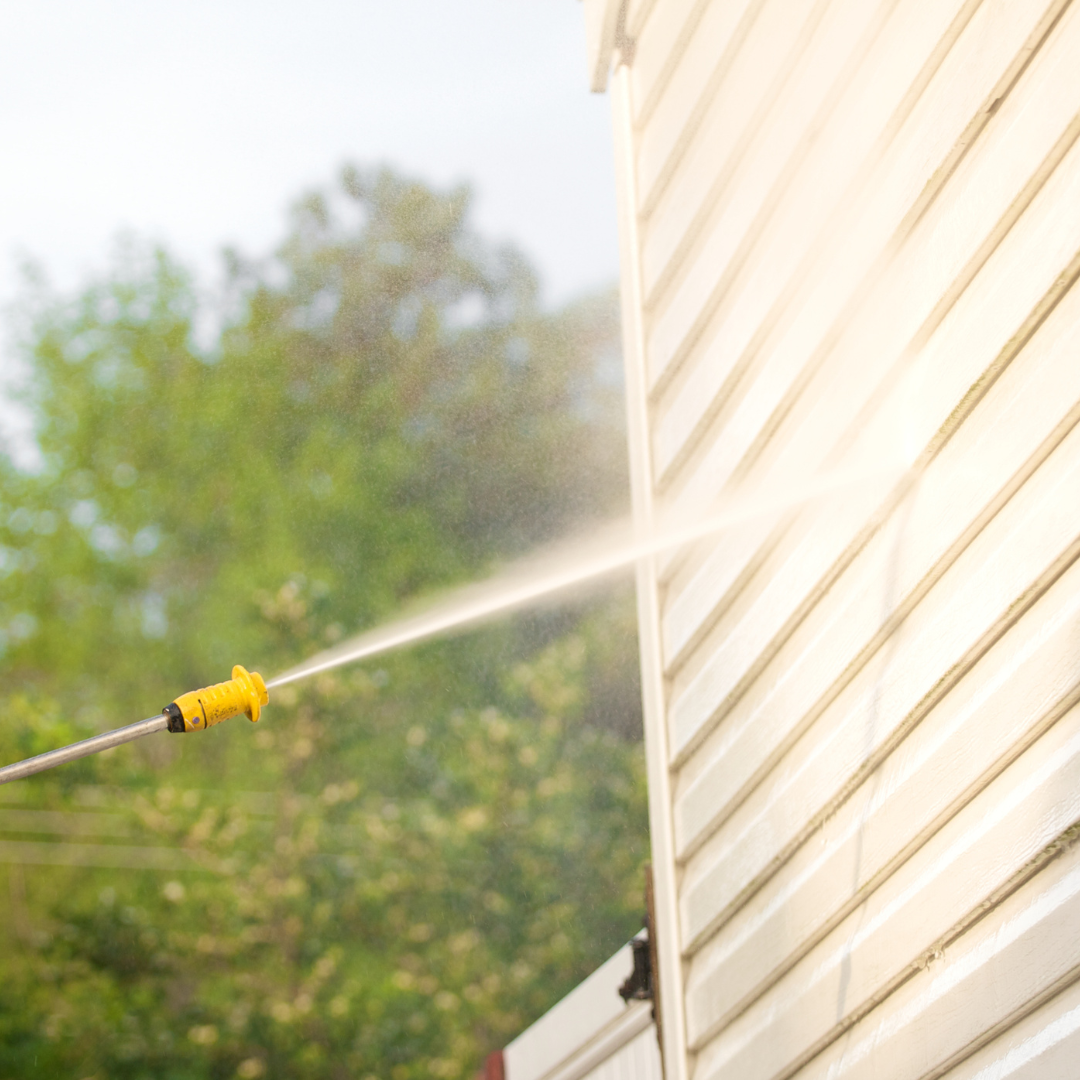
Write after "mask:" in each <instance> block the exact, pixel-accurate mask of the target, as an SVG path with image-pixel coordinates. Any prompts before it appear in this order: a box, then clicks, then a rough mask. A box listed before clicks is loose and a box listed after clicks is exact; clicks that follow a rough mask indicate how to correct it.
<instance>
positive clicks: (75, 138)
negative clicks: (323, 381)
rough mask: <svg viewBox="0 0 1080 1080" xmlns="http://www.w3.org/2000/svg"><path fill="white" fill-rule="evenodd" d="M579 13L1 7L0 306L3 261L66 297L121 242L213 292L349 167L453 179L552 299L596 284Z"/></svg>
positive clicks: (529, 8) (538, 6)
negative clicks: (154, 251) (293, 211)
mask: <svg viewBox="0 0 1080 1080" xmlns="http://www.w3.org/2000/svg"><path fill="white" fill-rule="evenodd" d="M581 8H582V5H581V4H580V3H578V2H577V0H381V2H375V0H302V2H301V0H0V302H3V303H6V302H8V301H10V300H11V298H12V296H13V295H14V292H15V290H16V287H17V280H18V277H17V273H16V266H17V263H18V258H19V256H20V254H29V255H30V256H32V257H33V258H34V259H36V260H37V261H38V262H40V263H41V264H43V266H44V268H45V270H46V272H47V274H48V276H49V278H50V279H51V280H52V281H53V283H54V284H56V285H58V286H60V287H61V288H65V289H67V288H71V287H73V286H74V285H76V284H78V283H79V282H80V281H81V280H82V279H83V278H84V277H85V276H86V274H87V273H88V272H90V271H92V269H93V268H94V267H95V266H97V267H100V266H102V265H103V263H104V262H105V260H106V258H107V256H108V253H109V251H110V247H111V242H112V238H113V237H114V236H115V235H116V234H117V232H118V231H119V230H121V229H129V230H133V231H135V232H136V233H138V234H141V235H144V236H149V237H152V238H154V239H156V240H162V241H164V242H165V243H166V244H167V245H168V246H169V247H170V248H171V249H172V250H173V251H174V252H175V253H177V254H179V256H180V257H181V258H182V259H184V260H185V261H187V262H188V263H189V264H191V265H194V266H195V267H196V268H197V269H198V271H199V272H200V274H201V275H202V276H203V277H204V278H206V277H210V276H212V275H214V274H215V273H216V270H217V266H218V264H217V261H216V254H217V252H218V251H219V250H220V248H221V247H222V246H223V245H225V244H235V245H237V246H239V247H240V248H241V249H242V250H244V251H247V252H248V253H250V254H262V253H265V252H267V251H268V250H270V249H271V248H272V247H273V246H274V245H275V244H276V243H277V241H278V240H279V239H280V238H281V237H282V234H283V231H284V228H285V211H286V208H287V206H288V204H289V203H290V202H291V201H292V200H293V199H294V198H295V197H296V196H297V195H298V194H300V193H301V192H302V191H303V190H305V189H307V188H310V187H311V186H313V185H318V184H323V183H327V182H330V181H332V180H333V179H335V178H336V176H337V173H338V170H339V167H340V165H341V164H342V163H343V162H345V161H353V162H356V163H357V164H359V165H361V166H363V165H365V164H374V163H378V162H384V161H385V162H389V163H391V164H393V165H395V166H397V167H398V168H401V169H403V170H405V171H407V172H410V173H413V174H415V175H417V176H419V177H421V178H423V179H426V180H428V181H431V182H434V183H436V184H446V183H452V182H455V181H459V180H465V179H467V180H470V181H471V182H472V183H473V184H474V186H475V189H476V202H475V204H474V206H475V220H476V222H477V224H478V225H479V227H480V228H481V229H482V230H483V231H484V232H485V233H486V234H487V235H488V236H490V237H492V238H494V239H512V240H514V241H516V242H517V243H518V244H519V245H520V246H521V247H522V248H523V249H524V250H525V251H526V253H527V254H528V255H529V256H530V257H531V258H532V260H533V261H534V263H535V264H536V265H537V267H538V269H539V270H540V273H541V275H542V278H543V281H544V285H545V296H546V298H547V299H548V300H549V301H551V302H559V301H561V300H564V299H566V298H568V297H569V296H572V295H574V294H575V293H577V292H579V291H582V290H585V289H588V288H592V287H597V286H602V285H605V284H608V283H610V282H613V281H614V280H615V279H616V276H617V250H616V243H617V241H616V235H615V209H614V179H613V168H612V161H611V157H612V152H611V138H610V130H609V106H608V101H607V99H606V97H602V96H601V97H598V96H596V95H591V94H589V93H588V88H587V82H586V74H585V46H584V29H583V16H582V10H581ZM0 363H3V364H4V365H5V366H7V367H9V368H10V365H11V357H10V353H8V354H7V356H6V358H3V359H0ZM0 414H6V416H7V417H8V423H9V424H10V422H11V421H10V415H11V412H10V409H9V408H3V407H0ZM3 419H4V417H3V416H2V415H0V422H3Z"/></svg>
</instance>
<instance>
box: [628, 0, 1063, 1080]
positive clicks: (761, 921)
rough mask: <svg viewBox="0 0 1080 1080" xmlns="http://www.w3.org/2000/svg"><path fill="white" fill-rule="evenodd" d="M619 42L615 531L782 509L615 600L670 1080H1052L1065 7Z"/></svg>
mask: <svg viewBox="0 0 1080 1080" xmlns="http://www.w3.org/2000/svg"><path fill="white" fill-rule="evenodd" d="M625 27H626V31H627V33H628V35H629V36H630V37H631V38H632V39H633V41H632V44H628V43H626V42H623V46H622V57H623V60H624V63H623V65H622V66H621V67H619V68H618V69H617V70H616V73H615V78H614V80H613V84H612V90H611V92H612V96H613V99H614V122H615V127H616V146H617V172H618V176H619V185H620V214H621V230H622V243H623V264H622V275H623V303H624V329H625V334H624V336H625V344H626V357H627V385H628V393H629V397H630V400H629V410H630V413H629V415H630V434H631V459H632V466H633V474H634V496H635V508H636V512H637V514H638V515H639V517H640V518H641V519H642V520H650V519H655V518H657V517H658V516H660V515H661V514H662V513H663V512H665V511H666V510H667V509H669V508H673V509H675V510H678V511H681V512H682V513H691V514H693V513H700V512H703V511H705V510H708V509H709V508H712V507H720V506H722V505H723V504H724V500H725V499H729V498H739V499H743V500H746V499H751V500H752V499H753V498H754V497H755V496H758V495H762V496H766V497H768V498H770V499H773V500H774V502H773V506H772V509H770V510H769V511H768V512H763V513H761V514H760V515H759V516H757V517H755V518H753V519H751V520H748V521H746V522H745V523H743V524H741V525H739V526H737V527H733V528H731V529H729V530H727V531H726V532H723V533H720V534H717V535H716V536H715V537H713V538H710V539H709V540H707V541H702V542H698V543H696V544H694V545H690V546H688V547H686V548H684V549H681V550H678V551H673V552H670V553H668V554H666V555H664V556H662V557H659V558H657V559H656V560H655V561H654V562H653V563H652V564H651V565H650V566H648V567H643V568H642V569H641V570H640V572H639V578H638V581H639V613H640V617H641V641H642V650H643V656H642V662H643V674H644V685H645V695H646V700H645V705H646V749H647V754H648V755H649V769H650V800H651V807H650V821H651V827H652V830H653V846H654V852H653V857H654V868H655V873H656V880H657V906H658V915H659V919H660V922H661V923H662V925H660V926H658V927H657V933H658V938H659V944H660V951H661V986H662V992H663V996H664V1000H665V1002H666V1004H665V1011H664V1020H665V1023H664V1034H665V1063H666V1067H667V1070H668V1080H680V1078H681V1077H687V1078H689V1077H694V1078H700V1080H713V1078H716V1080H721V1078H723V1080H727V1078H731V1080H736V1078H738V1080H781V1078H787V1077H793V1076H798V1077H807V1078H809V1077H822V1078H824V1077H829V1078H830V1080H840V1078H844V1080H848V1078H852V1080H853V1078H855V1077H882V1078H888V1077H894V1076H895V1077H898V1078H899V1077H905V1078H908V1077H924V1078H927V1080H928V1078H930V1077H945V1076H947V1077H949V1078H951V1080H959V1078H961V1077H963V1078H972V1080H974V1078H976V1077H978V1078H980V1080H989V1078H990V1077H994V1078H999V1077H1001V1078H1004V1077H1013V1076H1015V1077H1025V1078H1026V1077H1035V1076H1038V1077H1040V1078H1042V1077H1051V1078H1053V1077H1057V1076H1061V1077H1065V1076H1071V1075H1072V1074H1073V1072H1075V1069H1073V1070H1072V1072H1070V1069H1069V1064H1068V1063H1069V1062H1074V1061H1075V1060H1077V1054H1078V1053H1080V996H1078V994H1080V991H1078V990H1077V986H1080V982H1078V980H1080V848H1077V847H1074V843H1075V840H1076V839H1077V835H1078V833H1080V828H1078V823H1080V706H1078V704H1077V703H1078V701H1080V564H1078V561H1077V560H1078V556H1080V426H1078V423H1077V422H1078V420H1080V288H1075V287H1074V283H1075V281H1076V279H1077V277H1078V276H1080V140H1078V135H1080V65H1078V64H1077V62H1076V57H1077V56H1080V3H1071V4H1070V3H1068V2H1067V0H1053V2H1050V0H981V2H979V0H711V2H706V0H654V2H652V3H647V2H636V3H635V2H631V3H629V5H628V7H627V9H626V11H625ZM901 461H902V464H901ZM834 474H836V475H841V476H843V475H846V476H848V477H849V478H850V482H849V483H846V484H844V485H843V486H838V487H836V488H834V489H833V490H832V491H831V492H829V493H827V494H823V495H821V496H819V497H817V498H814V499H809V500H806V501H803V502H798V503H794V504H792V505H791V506H789V507H786V508H783V507H780V506H779V504H778V503H777V502H776V501H775V497H776V493H778V492H784V491H798V490H799V489H800V488H801V487H805V486H807V485H812V484H814V483H816V478H818V477H820V476H823V475H824V476H828V475H834ZM665 952H666V955H665Z"/></svg>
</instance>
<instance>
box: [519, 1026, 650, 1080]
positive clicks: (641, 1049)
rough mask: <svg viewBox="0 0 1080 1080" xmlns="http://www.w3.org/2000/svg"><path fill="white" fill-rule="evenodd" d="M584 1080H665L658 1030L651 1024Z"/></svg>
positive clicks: (586, 1075) (587, 1074)
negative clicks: (657, 1039) (658, 1042)
mask: <svg viewBox="0 0 1080 1080" xmlns="http://www.w3.org/2000/svg"><path fill="white" fill-rule="evenodd" d="M510 1080H513V1078H510ZM582 1080H663V1069H662V1068H661V1065H660V1047H659V1045H658V1044H657V1042H656V1028H655V1027H653V1026H652V1025H651V1024H650V1025H649V1026H648V1027H647V1028H646V1029H645V1030H644V1031H643V1032H641V1034H640V1035H637V1036H635V1037H634V1038H633V1039H632V1040H631V1041H630V1042H628V1043H627V1044H626V1045H625V1046H623V1047H622V1048H621V1049H619V1050H617V1051H615V1053H614V1054H612V1055H611V1057H609V1058H608V1059H607V1061H605V1062H604V1063H603V1064H602V1065H599V1066H597V1068H595V1069H593V1070H592V1071H591V1072H589V1073H586V1074H585V1076H584V1077H583V1078H582Z"/></svg>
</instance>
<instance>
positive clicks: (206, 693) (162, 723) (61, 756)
mask: <svg viewBox="0 0 1080 1080" xmlns="http://www.w3.org/2000/svg"><path fill="white" fill-rule="evenodd" d="M269 702H270V695H269V694H268V693H267V691H266V684H265V683H264V682H263V679H262V676H261V675H259V674H258V672H254V671H252V672H249V671H247V669H246V668H242V667H241V666H240V665H239V664H237V665H236V667H234V668H233V669H232V678H231V679H229V680H228V681H227V682H223V683H217V684H216V685H215V686H207V687H204V688H203V689H202V690H192V691H191V692H190V693H187V694H181V695H180V697H178V698H177V699H176V700H175V701H174V702H172V703H171V704H169V705H166V706H165V708H164V709H162V711H161V715H160V716H151V717H150V719H149V720H140V721H139V722H138V723H137V724H128V725H127V727H122V728H117V729H116V730H115V731H106V732H104V734H101V735H95V736H94V737H93V738H91V739H83V740H82V742H77V743H72V744H71V745H70V746H62V747H60V749H58V750H49V751H48V752H46V753H44V754H38V755H37V756H36V757H32V758H27V759H26V760H25V761H17V762H15V763H14V764H13V765H5V766H4V767H3V768H0V784H7V783H9V782H10V781H12V780H21V779H22V778H23V777H24V776H33V775H34V773H39V772H44V771H45V770H46V769H53V768H55V767H56V766H57V765H65V764H67V762H69V761H77V760H78V759H79V758H82V757H87V756H88V755H89V754H98V753H100V752H101V751H102V750H110V749H111V748H112V747H114V746H120V745H122V744H123V743H126V742H131V741H132V740H133V739H141V738H142V737H143V736H144V735H152V734H153V733H154V732H155V731H171V732H173V733H174V734H177V735H182V734H184V733H185V732H188V731H205V730H206V729H207V728H208V727H213V726H214V724H220V723H221V722H222V720H228V719H229V718H230V717H233V716H240V715H241V714H243V715H244V716H246V717H247V718H248V719H249V720H251V721H252V722H255V721H257V720H258V719H259V712H260V709H261V707H262V706H263V705H267V704H269Z"/></svg>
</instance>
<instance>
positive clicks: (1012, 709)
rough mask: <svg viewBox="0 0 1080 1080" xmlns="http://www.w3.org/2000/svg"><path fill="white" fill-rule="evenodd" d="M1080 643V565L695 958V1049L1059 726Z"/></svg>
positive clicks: (690, 989) (1071, 695)
mask: <svg viewBox="0 0 1080 1080" xmlns="http://www.w3.org/2000/svg"><path fill="white" fill-rule="evenodd" d="M1078 641H1080V568H1078V567H1076V566H1074V567H1073V568H1072V569H1070V571H1069V572H1068V573H1067V574H1066V575H1065V576H1064V577H1063V578H1062V579H1061V580H1059V581H1058V582H1057V583H1056V584H1055V585H1054V586H1053V588H1052V589H1051V590H1050V592H1049V593H1048V594H1047V595H1046V596H1045V597H1044V598H1043V599H1042V600H1040V602H1039V603H1038V604H1037V605H1036V606H1035V607H1034V608H1033V609H1032V610H1031V611H1030V612H1029V613H1028V614H1027V615H1025V616H1024V618H1023V619H1022V620H1021V621H1020V623H1019V624H1017V626H1016V627H1014V628H1013V629H1012V630H1010V631H1009V633H1008V634H1007V635H1006V636H1005V637H1004V638H1003V639H1002V640H1001V641H1000V642H998V644H997V645H995V646H994V648H993V649H991V650H990V652H989V653H987V655H986V656H985V657H983V658H982V659H981V660H980V661H979V663H978V664H977V665H976V666H975V667H974V668H973V669H972V671H971V672H970V673H969V674H968V675H967V676H965V678H964V679H963V680H962V681H961V682H960V684H959V685H958V686H957V687H956V688H955V689H954V690H953V691H952V692H951V693H949V694H948V696H947V697H946V698H945V699H944V700H943V701H942V703H941V704H940V705H939V706H938V707H937V708H935V709H934V710H933V711H932V712H931V713H930V714H929V716H928V717H927V718H926V719H925V720H923V721H922V723H921V724H919V725H918V726H917V727H916V728H915V729H914V730H913V732H912V734H911V735H909V736H908V738H907V739H906V740H904V742H903V743H902V744H901V745H900V746H899V747H898V748H897V749H896V750H895V751H894V752H893V753H892V754H891V755H890V756H889V758H888V759H887V760H886V761H885V762H884V763H883V764H882V766H881V768H880V769H878V770H876V771H875V772H874V773H873V774H872V775H871V776H870V777H868V778H867V779H866V781H864V783H863V784H862V786H861V787H860V788H859V789H858V790H857V791H856V792H855V793H854V794H853V795H852V797H851V798H850V799H848V800H847V801H846V802H845V803H844V805H843V806H842V807H841V808H840V810H838V811H837V813H836V814H834V815H833V816H832V817H830V818H829V819H828V820H826V821H825V822H824V824H823V825H822V827H821V830H820V832H819V833H817V834H814V835H813V836H811V837H810V838H809V839H808V840H807V841H806V842H805V843H804V844H803V845H802V847H800V848H799V850H798V851H797V852H796V853H795V855H794V856H793V857H792V858H791V859H790V860H789V861H788V862H787V863H785V865H784V866H783V867H782V869H781V870H780V871H779V872H778V873H777V874H776V875H775V876H774V877H773V878H771V879H770V880H769V881H768V883H767V884H766V885H765V886H764V888H762V889H761V891H760V892H759V893H757V894H756V895H755V897H754V899H753V901H752V902H750V903H748V904H746V905H745V906H743V907H742V908H740V909H739V911H738V912H737V914H736V915H735V916H734V918H732V919H731V921H730V922H728V923H727V924H725V925H724V927H723V928H722V929H721V930H720V931H719V932H718V933H717V934H716V936H715V937H714V938H713V939H711V940H710V941H709V942H708V943H707V944H706V945H705V946H704V947H703V948H702V949H701V951H700V952H699V953H697V954H696V955H695V956H694V959H693V962H692V965H691V967H690V973H689V978H688V983H687V998H688V1003H689V1014H690V1027H691V1031H692V1032H693V1033H694V1039H695V1041H700V1040H701V1039H702V1038H707V1037H709V1036H711V1034H712V1033H713V1032H714V1031H716V1030H718V1029H719V1028H720V1027H721V1026H722V1025H723V1024H725V1023H727V1022H728V1021H729V1020H730V1019H731V1018H732V1017H733V1016H735V1015H737V1014H738V1013H739V1012H740V1011H742V1010H743V1009H745V1007H746V1006H747V1005H748V1004H749V1003H750V1002H751V1001H753V1000H754V998H755V997H756V996H758V995H759V994H760V993H761V992H762V991H763V990H764V989H767V988H768V987H769V986H770V985H772V983H773V982H775V980H776V978H777V977H779V976H780V975H782V974H783V973H784V972H785V971H786V970H788V969H789V968H790V967H791V966H792V965H793V964H794V963H795V962H796V961H798V960H799V959H800V957H802V956H803V955H804V954H805V953H806V951H807V950H808V949H809V948H810V947H812V946H813V945H814V944H815V943H816V942H817V941H819V940H820V939H821V937H822V936H824V935H825V934H826V933H828V932H829V931H830V930H831V929H832V927H834V926H835V925H836V923H837V922H838V921H839V920H840V919H841V918H843V917H845V916H846V915H847V914H848V913H849V912H850V911H852V910H853V909H854V908H855V906H856V905H857V904H860V903H862V902H863V901H864V900H865V899H866V897H867V896H868V895H869V893H870V892H871V890H872V889H874V888H876V887H877V886H878V885H879V884H880V883H881V882H882V881H883V880H884V879H885V878H886V877H888V875H889V874H891V873H892V872H893V871H894V870H895V869H896V868H897V867H898V866H900V865H901V864H903V862H904V861H905V860H906V859H907V858H908V857H909V856H910V855H911V854H912V853H913V852H915V851H917V850H918V849H919V847H920V845H922V844H923V843H925V842H926V840H927V838H928V837H930V836H933V835H934V833H935V832H936V831H937V830H938V829H939V828H941V826H942V825H943V824H944V823H946V822H948V821H949V820H950V819H951V818H953V816H954V815H955V814H956V813H957V812H958V810H960V809H962V808H963V807H964V806H965V805H967V804H968V803H969V802H970V800H971V799H972V798H973V797H974V796H975V795H976V794H978V793H979V792H980V790H982V789H983V787H984V785H985V784H987V783H988V782H989V781H990V780H992V779H993V778H994V776H995V775H997V774H998V773H999V772H1000V771H1001V770H1002V769H1003V768H1006V767H1007V766H1008V765H1009V764H1010V762H1011V761H1012V760H1013V759H1014V758H1015V757H1016V756H1017V755H1018V754H1020V753H1021V752H1022V751H1023V750H1024V749H1025V747H1026V746H1027V745H1028V744H1029V743H1030V742H1031V741H1032V740H1033V739H1034V738H1036V737H1038V736H1039V735H1040V734H1041V733H1043V732H1044V731H1046V730H1047V728H1048V727H1049V725H1051V724H1053V723H1054V722H1056V721H1057V720H1058V718H1059V717H1060V716H1061V714H1062V712H1063V711H1064V710H1067V709H1068V708H1069V706H1070V704H1071V703H1074V702H1075V700H1076V697H1077V671H1076V647H1077V642H1078ZM1078 721H1080V716H1077V715H1076V713H1075V711H1074V714H1073V715H1072V717H1071V718H1069V720H1068V723H1067V724H1066V723H1064V722H1062V723H1059V725H1058V726H1059V729H1060V730H1067V731H1069V732H1071V733H1072V734H1069V735H1068V738H1073V737H1075V733H1076V731H1077V728H1078V727H1080V723H1078ZM1045 745H1056V744H1054V742H1053V740H1050V741H1049V742H1047V743H1045ZM1030 765H1031V761H1030V760H1029V763H1028V766H1025V768H1027V767H1030ZM994 790H995V791H998V792H999V794H1000V790H1001V788H1000V785H999V786H998V787H997V788H995V789H994ZM983 802H984V803H985V798H983ZM1071 823H1072V822H1071V820H1070V821H1067V822H1066V823H1065V825H1064V826H1062V828H1063V829H1064V828H1066V827H1068V825H1070V824H1071ZM1021 846H1023V841H1022V842H1021ZM1005 849H1006V845H1005V844H1004V843H1003V844H1002V847H1001V850H1005ZM1008 850H1010V852H1011V854H1010V858H1013V855H1015V849H1012V848H1009V849H1008ZM1014 861H1015V859H1014ZM1017 865H1019V864H1017ZM890 888H892V886H890Z"/></svg>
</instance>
